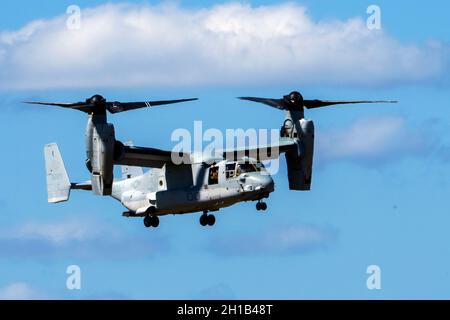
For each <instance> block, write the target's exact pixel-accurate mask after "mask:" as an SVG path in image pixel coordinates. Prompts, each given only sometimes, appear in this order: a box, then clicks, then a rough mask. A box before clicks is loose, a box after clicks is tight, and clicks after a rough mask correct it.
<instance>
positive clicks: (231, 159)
mask: <svg viewBox="0 0 450 320" xmlns="http://www.w3.org/2000/svg"><path fill="white" fill-rule="evenodd" d="M239 99H242V100H249V101H254V102H259V103H263V104H266V105H269V106H271V107H274V108H277V109H280V110H283V112H284V114H285V120H284V122H283V125H282V127H281V130H280V139H279V141H277V142H276V143H272V144H268V145H259V146H248V147H243V148H235V149H233V150H223V151H222V152H219V156H216V157H215V158H214V159H208V160H209V161H205V159H203V158H198V157H197V156H196V155H195V154H188V153H182V154H181V153H175V152H172V151H165V150H160V149H154V148H144V147H135V146H132V145H129V144H128V145H127V144H123V143H122V142H120V141H118V140H116V137H115V131H114V126H113V125H112V124H110V123H108V122H107V111H109V112H110V113H118V112H123V111H129V110H133V109H138V108H144V107H153V106H158V105H165V104H172V103H179V102H186V101H193V100H196V99H180V100H167V101H147V102H127V103H121V102H107V101H106V100H105V99H104V98H103V97H102V96H100V95H95V96H93V97H92V98H89V99H87V100H86V101H85V102H77V103H48V102H28V103H31V104H39V105H50V106H58V107H64V108H69V109H75V110H79V111H82V112H85V113H87V115H88V124H87V129H86V135H85V136H86V139H85V142H86V155H87V160H86V166H87V168H88V170H89V172H90V174H91V179H90V181H87V182H85V183H72V182H70V180H69V176H68V174H67V171H66V169H65V166H64V163H63V159H62V157H61V153H60V151H59V148H58V146H57V145H56V144H48V145H46V146H45V148H44V154H45V164H46V178H47V191H48V201H49V202H50V203H57V202H62V201H67V200H68V199H69V195H70V191H71V190H92V191H93V193H94V194H97V195H104V196H111V197H113V198H114V199H116V200H118V201H120V202H121V203H122V204H123V206H125V207H126V208H127V210H128V211H126V212H124V213H123V215H124V216H125V217H143V218H144V219H143V220H144V225H145V226H146V227H158V226H159V216H163V215H168V214H185V213H193V212H203V214H202V215H201V217H200V224H201V225H202V226H212V225H214V224H215V220H216V219H215V216H214V215H213V214H210V212H214V211H218V210H219V209H221V208H225V207H228V206H231V205H233V204H236V203H238V202H242V201H257V203H256V209H257V210H263V211H264V210H266V209H267V204H266V203H265V202H264V201H263V200H264V199H265V198H268V197H269V194H270V193H271V192H273V191H274V182H273V179H272V177H271V176H270V175H269V174H268V172H267V170H266V169H265V167H264V165H263V163H262V161H264V160H269V159H277V158H278V157H279V156H280V154H281V153H285V157H286V163H287V171H288V180H289V189H291V190H304V191H306V190H310V188H311V177H312V167H313V153H314V123H313V121H311V120H307V119H305V118H304V108H307V109H312V108H319V107H325V106H331V105H338V104H354V103H392V102H395V101H323V100H304V99H303V97H302V95H301V94H300V93H299V92H296V91H294V92H291V93H290V94H288V95H286V96H284V97H283V98H281V99H268V98H256V97H240V98H239ZM180 157H182V158H183V159H185V161H183V162H182V163H181V164H176V163H175V162H174V159H179V158H180ZM114 165H121V166H122V178H121V179H114V176H113V167H114ZM143 167H146V168H152V170H149V171H147V172H145V173H144V171H143V169H142V168H143Z"/></svg>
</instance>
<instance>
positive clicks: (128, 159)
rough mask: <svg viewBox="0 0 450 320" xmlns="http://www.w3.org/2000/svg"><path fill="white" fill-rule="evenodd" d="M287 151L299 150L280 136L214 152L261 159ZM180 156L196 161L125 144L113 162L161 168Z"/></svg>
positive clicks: (222, 156)
mask: <svg viewBox="0 0 450 320" xmlns="http://www.w3.org/2000/svg"><path fill="white" fill-rule="evenodd" d="M288 151H293V152H296V153H297V152H299V146H298V144H297V142H296V141H295V140H294V139H290V138H280V139H279V141H278V142H276V143H271V144H265V145H258V146H250V147H242V148H233V149H225V150H222V151H217V152H216V154H217V160H221V159H228V160H238V159H242V158H244V157H249V158H253V159H257V160H260V161H262V160H270V159H277V158H278V157H279V156H280V154H281V153H284V152H288ZM180 158H183V159H185V161H184V164H188V163H190V162H191V161H193V162H196V160H195V159H194V160H192V157H191V154H190V153H177V154H175V153H174V152H172V151H166V150H161V149H155V148H144V147H134V146H125V147H124V154H123V157H122V158H121V159H120V160H118V161H116V162H115V164H119V165H126V166H134V167H147V168H162V167H163V166H164V164H166V163H173V161H172V159H180ZM194 158H195V156H194ZM208 160H210V159H205V158H203V162H206V161H208Z"/></svg>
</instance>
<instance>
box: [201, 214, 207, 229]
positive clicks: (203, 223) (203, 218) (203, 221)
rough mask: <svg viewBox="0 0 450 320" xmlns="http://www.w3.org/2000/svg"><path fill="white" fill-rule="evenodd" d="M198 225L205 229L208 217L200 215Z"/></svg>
mask: <svg viewBox="0 0 450 320" xmlns="http://www.w3.org/2000/svg"><path fill="white" fill-rule="evenodd" d="M200 224H201V225H202V226H203V227H205V226H206V225H207V224H208V215H207V214H206V213H204V214H202V215H201V217H200Z"/></svg>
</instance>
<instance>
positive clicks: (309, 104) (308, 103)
mask: <svg viewBox="0 0 450 320" xmlns="http://www.w3.org/2000/svg"><path fill="white" fill-rule="evenodd" d="M356 103H397V101H388V100H360V101H326V100H303V105H304V106H305V107H306V108H308V109H313V108H321V107H327V106H332V105H337V104H356Z"/></svg>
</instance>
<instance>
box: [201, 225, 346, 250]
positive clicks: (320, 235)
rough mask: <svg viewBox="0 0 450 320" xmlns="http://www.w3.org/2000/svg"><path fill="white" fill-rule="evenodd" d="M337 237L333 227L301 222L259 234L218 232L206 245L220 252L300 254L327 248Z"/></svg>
mask: <svg viewBox="0 0 450 320" xmlns="http://www.w3.org/2000/svg"><path fill="white" fill-rule="evenodd" d="M337 238H338V231H337V230H336V229H334V228H332V227H324V226H316V225H306V224H305V225H302V224H300V225H292V226H287V227H274V228H271V229H268V230H266V231H264V232H262V233H261V234H245V235H236V234H229V235H227V236H221V237H219V236H218V237H216V238H215V239H213V240H212V241H209V244H208V247H207V249H208V251H210V252H211V253H213V254H216V255H223V256H249V255H265V254H272V255H298V254H300V255H301V254H308V253H312V252H315V251H318V250H323V249H326V248H328V247H330V246H331V245H332V244H333V243H334V242H336V241H337Z"/></svg>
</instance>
